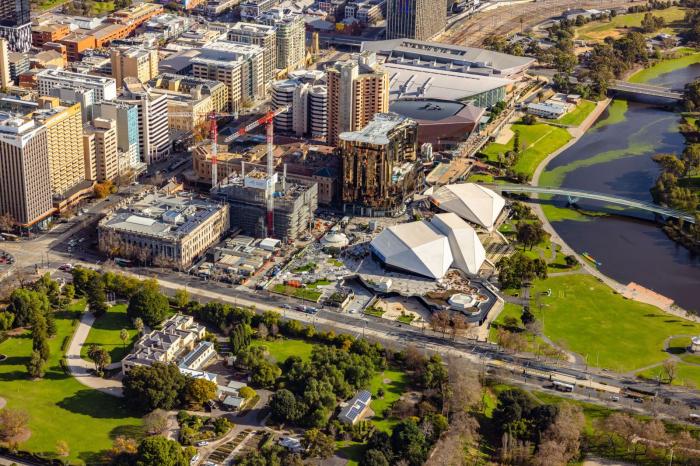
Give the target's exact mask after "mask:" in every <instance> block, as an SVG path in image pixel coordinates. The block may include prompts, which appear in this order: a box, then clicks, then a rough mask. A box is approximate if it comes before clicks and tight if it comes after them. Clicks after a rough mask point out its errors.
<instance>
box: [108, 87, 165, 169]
mask: <svg viewBox="0 0 700 466" xmlns="http://www.w3.org/2000/svg"><path fill="white" fill-rule="evenodd" d="M117 102H122V103H126V104H131V105H136V109H137V111H138V129H139V145H140V150H141V160H142V161H143V162H145V163H146V165H150V164H151V163H153V162H156V161H158V160H162V159H164V158H165V157H167V156H169V155H170V151H171V149H172V144H171V141H170V128H169V127H168V97H167V96H166V95H165V94H161V95H155V94H152V93H150V92H148V88H147V87H146V86H144V85H143V84H142V83H140V82H138V81H137V80H136V79H134V78H125V79H124V97H123V98H120V99H118V100H117Z"/></svg>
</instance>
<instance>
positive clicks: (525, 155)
mask: <svg viewBox="0 0 700 466" xmlns="http://www.w3.org/2000/svg"><path fill="white" fill-rule="evenodd" d="M511 129H512V130H513V131H514V132H515V131H518V132H519V133H520V147H521V151H522V153H521V154H520V157H519V158H518V161H517V162H516V163H515V165H514V166H513V170H514V171H516V172H518V173H525V174H527V175H532V174H533V173H534V171H535V168H537V166H538V165H539V164H540V162H542V160H544V159H545V158H546V157H547V156H548V155H549V154H551V153H552V152H554V151H555V150H557V149H559V148H560V147H562V146H563V145H564V144H566V143H567V142H569V140H570V139H571V135H570V134H569V132H568V131H567V130H565V129H563V128H559V127H556V126H552V125H548V124H544V123H538V124H534V125H523V124H519V123H516V124H514V125H513V126H512V127H511ZM514 144H515V137H513V138H511V139H510V141H508V143H507V144H496V143H491V144H489V145H488V146H486V148H485V149H484V150H483V153H484V154H485V155H486V156H487V157H488V160H489V161H491V162H493V163H498V157H499V154H505V153H506V152H508V151H512V150H513V146H514Z"/></svg>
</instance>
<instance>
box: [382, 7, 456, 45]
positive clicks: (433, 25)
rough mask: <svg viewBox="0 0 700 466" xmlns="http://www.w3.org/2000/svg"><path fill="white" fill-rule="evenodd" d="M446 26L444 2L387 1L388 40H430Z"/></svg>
mask: <svg viewBox="0 0 700 466" xmlns="http://www.w3.org/2000/svg"><path fill="white" fill-rule="evenodd" d="M446 24H447V7H446V5H445V2H444V0H387V5H386V38H387V39H418V40H429V39H430V38H431V37H432V36H434V35H435V34H437V33H438V32H440V31H442V30H443V29H445V25H446Z"/></svg>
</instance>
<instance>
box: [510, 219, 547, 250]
mask: <svg viewBox="0 0 700 466" xmlns="http://www.w3.org/2000/svg"><path fill="white" fill-rule="evenodd" d="M546 237H547V233H546V232H545V231H544V228H542V224H541V223H540V222H539V221H536V222H532V223H526V222H518V226H517V239H518V242H520V243H521V244H522V245H523V247H529V248H530V250H532V248H533V246H536V245H537V244H539V243H541V242H542V241H543V240H544V239H545V238H546Z"/></svg>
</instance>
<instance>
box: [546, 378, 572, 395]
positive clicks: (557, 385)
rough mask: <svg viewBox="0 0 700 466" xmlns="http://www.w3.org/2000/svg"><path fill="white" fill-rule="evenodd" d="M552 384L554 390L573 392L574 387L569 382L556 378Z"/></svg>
mask: <svg viewBox="0 0 700 466" xmlns="http://www.w3.org/2000/svg"><path fill="white" fill-rule="evenodd" d="M552 385H553V386H554V389H555V390H558V391H560V392H573V391H574V388H575V387H574V386H573V385H572V384H570V383H564V382H559V381H557V380H555V381H553V382H552Z"/></svg>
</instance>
